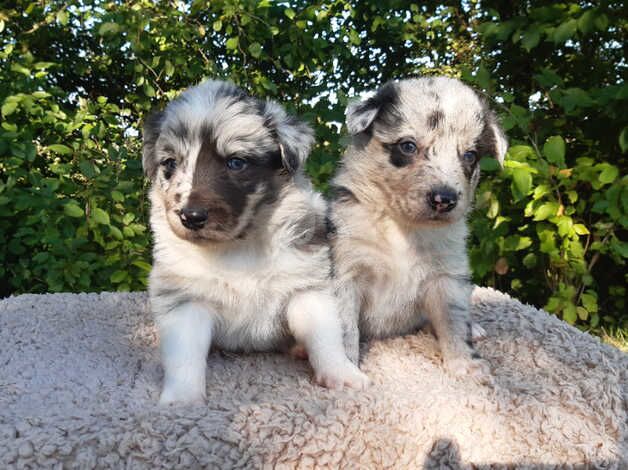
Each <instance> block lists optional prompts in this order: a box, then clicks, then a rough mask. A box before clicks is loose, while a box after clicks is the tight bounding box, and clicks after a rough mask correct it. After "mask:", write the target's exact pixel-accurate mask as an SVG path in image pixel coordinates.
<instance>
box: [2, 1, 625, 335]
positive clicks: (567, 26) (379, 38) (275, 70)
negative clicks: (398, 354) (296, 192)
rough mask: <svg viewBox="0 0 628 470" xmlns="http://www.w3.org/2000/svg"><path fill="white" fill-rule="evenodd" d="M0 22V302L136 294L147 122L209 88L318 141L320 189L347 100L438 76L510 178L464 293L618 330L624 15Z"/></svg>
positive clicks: (364, 5)
mask: <svg viewBox="0 0 628 470" xmlns="http://www.w3.org/2000/svg"><path fill="white" fill-rule="evenodd" d="M0 8H2V10H0V82H1V83H2V87H1V88H0V103H1V115H2V123H1V128H0V157H1V159H0V261H1V263H0V280H1V282H0V296H6V295H10V294H18V293H23V292H56V291H75V292H77V291H100V290H141V289H144V288H145V286H146V277H147V273H148V271H149V269H150V262H151V259H150V233H149V230H148V226H147V207H146V206H147V205H146V196H145V192H146V191H145V190H146V186H145V181H144V179H143V177H142V170H141V164H140V147H141V140H140V135H139V130H140V129H141V122H142V119H143V118H144V116H145V115H146V113H147V112H148V111H149V110H150V109H151V108H153V107H155V106H163V105H164V103H165V102H167V101H168V100H169V99H171V98H173V97H174V96H176V95H177V93H178V92H179V91H180V90H181V89H183V88H185V87H187V86H189V85H191V84H195V83H197V82H199V81H200V80H202V79H203V78H207V77H216V78H224V79H230V80H232V81H234V82H235V83H237V84H239V85H241V86H243V87H244V88H246V89H248V90H249V91H250V92H251V93H254V94H257V95H261V96H268V97H272V98H275V99H278V100H280V101H281V102H283V103H285V104H287V105H288V106H289V107H290V108H291V109H292V111H293V112H297V113H299V114H300V115H302V116H303V117H304V118H305V120H307V121H309V122H310V123H312V124H313V125H314V126H315V128H316V134H317V142H318V146H317V147H316V149H315V150H314V152H313V155H312V157H311V158H310V160H309V163H308V172H309V173H310V175H311V176H312V178H313V181H314V182H315V184H316V185H317V187H318V188H319V189H321V190H322V191H325V190H326V187H327V182H328V180H329V178H330V176H331V175H332V174H333V172H334V168H335V165H336V163H337V162H338V160H339V159H340V158H341V153H342V146H343V138H342V135H343V129H342V123H343V121H344V115H343V111H344V108H345V106H346V104H347V100H348V99H350V98H351V97H353V96H355V95H357V94H359V93H361V92H363V91H366V90H370V89H373V88H375V87H377V86H379V85H380V84H381V83H383V82H384V81H386V80H388V79H391V78H399V77H409V76H416V75H432V74H445V75H450V76H456V77H459V78H461V79H463V80H464V81H465V82H467V83H469V84H470V85H472V86H474V87H475V88H476V89H477V90H479V91H481V92H483V93H485V94H486V96H487V99H488V100H489V101H490V103H491V106H492V107H493V108H494V109H495V110H496V111H497V112H498V114H499V115H500V118H501V121H502V123H503V126H504V128H505V130H506V131H507V134H508V136H509V139H510V143H511V149H510V151H509V154H508V156H507V160H506V163H505V168H504V169H503V170H500V169H499V168H497V165H496V164H495V162H494V161H493V160H490V159H483V160H482V168H483V170H484V177H483V180H482V183H481V184H480V186H479V188H478V194H477V203H476V210H475V212H474V214H473V215H472V217H471V218H470V223H471V227H472V237H471V239H470V241H469V250H470V256H471V260H472V265H473V270H474V280H475V281H476V282H477V283H478V284H480V285H489V286H494V287H496V288H498V289H501V290H503V291H506V292H509V293H511V294H512V295H513V296H515V297H517V298H520V299H521V300H523V301H525V302H528V303H531V304H534V305H536V306H539V307H544V308H545V309H547V310H548V311H550V312H552V313H554V314H556V315H558V316H560V317H561V318H563V319H564V320H566V321H567V322H569V323H572V324H576V325H578V326H579V327H581V328H583V329H593V330H594V331H600V328H602V327H604V328H606V329H610V330H611V331H615V332H617V333H618V334H619V335H620V336H621V335H622V334H624V333H622V331H624V332H625V331H626V330H625V328H626V327H627V326H628V314H627V313H626V281H627V273H626V269H625V265H626V258H627V257H628V243H627V241H626V228H627V227H628V177H627V176H626V151H627V150H628V127H627V124H628V122H627V121H628V119H627V116H628V113H627V112H626V109H628V107H627V104H628V103H627V100H628V86H627V85H626V83H625V79H626V68H627V64H626V45H627V41H626V34H627V31H628V24H627V18H626V16H627V15H626V9H625V6H624V4H623V2H622V1H601V2H589V1H567V2H550V1H522V2H504V1H499V0H492V1H488V0H465V1H461V2H455V1H445V2H440V1H439V2H432V1H427V2H420V3H414V4H412V3H410V2H405V1H387V0H384V1H377V2H375V1H369V2H367V1H357V0H324V1H318V2H305V1H295V0H288V1H283V2H272V1H269V0H259V1H249V0H224V1H220V0H218V1H211V2H210V1H182V0H181V1H157V2H152V1H146V0H130V1H99V0H94V1H89V0H65V1H56V0H46V1H36V2H32V1H22V0H18V1H14V2H3V3H2V6H1V7H0ZM622 328H623V329H624V330H622Z"/></svg>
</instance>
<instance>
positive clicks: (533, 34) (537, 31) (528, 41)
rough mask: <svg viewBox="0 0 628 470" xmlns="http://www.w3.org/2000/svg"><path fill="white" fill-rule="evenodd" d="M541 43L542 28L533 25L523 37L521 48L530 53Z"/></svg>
mask: <svg viewBox="0 0 628 470" xmlns="http://www.w3.org/2000/svg"><path fill="white" fill-rule="evenodd" d="M540 41H541V28H539V27H538V26H537V25H532V26H531V27H530V28H528V29H527V30H526V31H525V32H524V33H523V35H522V37H521V46H522V47H523V48H524V49H525V50H526V51H528V52H530V51H531V50H532V49H534V48H535V47H536V46H537V45H538V44H539V42H540Z"/></svg>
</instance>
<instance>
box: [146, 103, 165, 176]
mask: <svg viewBox="0 0 628 470" xmlns="http://www.w3.org/2000/svg"><path fill="white" fill-rule="evenodd" d="M164 117H165V113H164V112H163V111H156V112H153V113H151V114H149V115H148V117H147V118H146V121H144V126H143V129H142V138H143V140H144V148H143V155H142V165H143V166H144V173H145V174H146V176H148V177H149V178H151V179H152V178H153V177H154V176H155V173H156V172H157V167H158V165H159V162H157V161H156V160H155V143H156V142H157V139H158V138H159V134H160V133H161V126H162V125H163V121H164Z"/></svg>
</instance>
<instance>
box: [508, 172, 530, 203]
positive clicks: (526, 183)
mask: <svg viewBox="0 0 628 470" xmlns="http://www.w3.org/2000/svg"><path fill="white" fill-rule="evenodd" d="M512 179H513V181H514V183H515V187H516V188H517V190H518V191H519V192H520V193H521V194H522V195H523V196H527V195H528V193H529V192H530V190H531V189H532V175H531V174H530V172H529V171H527V170H526V169H524V168H515V169H513V170H512Z"/></svg>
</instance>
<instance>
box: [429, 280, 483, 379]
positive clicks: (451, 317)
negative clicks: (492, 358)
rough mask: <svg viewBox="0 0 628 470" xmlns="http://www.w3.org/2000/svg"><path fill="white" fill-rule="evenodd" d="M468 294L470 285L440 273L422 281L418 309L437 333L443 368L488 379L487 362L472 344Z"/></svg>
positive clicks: (454, 372)
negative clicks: (422, 286) (419, 306)
mask: <svg viewBox="0 0 628 470" xmlns="http://www.w3.org/2000/svg"><path fill="white" fill-rule="evenodd" d="M470 298H471V288H470V286H469V285H467V284H466V283H463V282H461V281H458V280H456V279H453V278H450V277H447V276H440V277H438V278H435V279H433V280H431V281H428V283H427V284H426V285H425V289H424V292H423V293H422V302H421V310H422V312H423V313H424V314H425V315H426V316H427V318H428V320H429V321H430V323H431V325H432V327H433V329H434V332H435V333H436V336H437V337H438V344H439V346H440V349H441V353H442V355H443V362H444V365H445V368H446V369H447V370H448V371H449V372H450V373H452V374H453V375H456V376H471V377H472V378H473V379H475V380H477V381H479V382H491V375H490V369H489V366H488V363H487V362H486V361H484V360H483V359H482V358H481V357H480V355H479V354H478V353H477V351H476V350H475V349H474V347H473V342H472V325H471V315H470V313H469V302H470Z"/></svg>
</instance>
